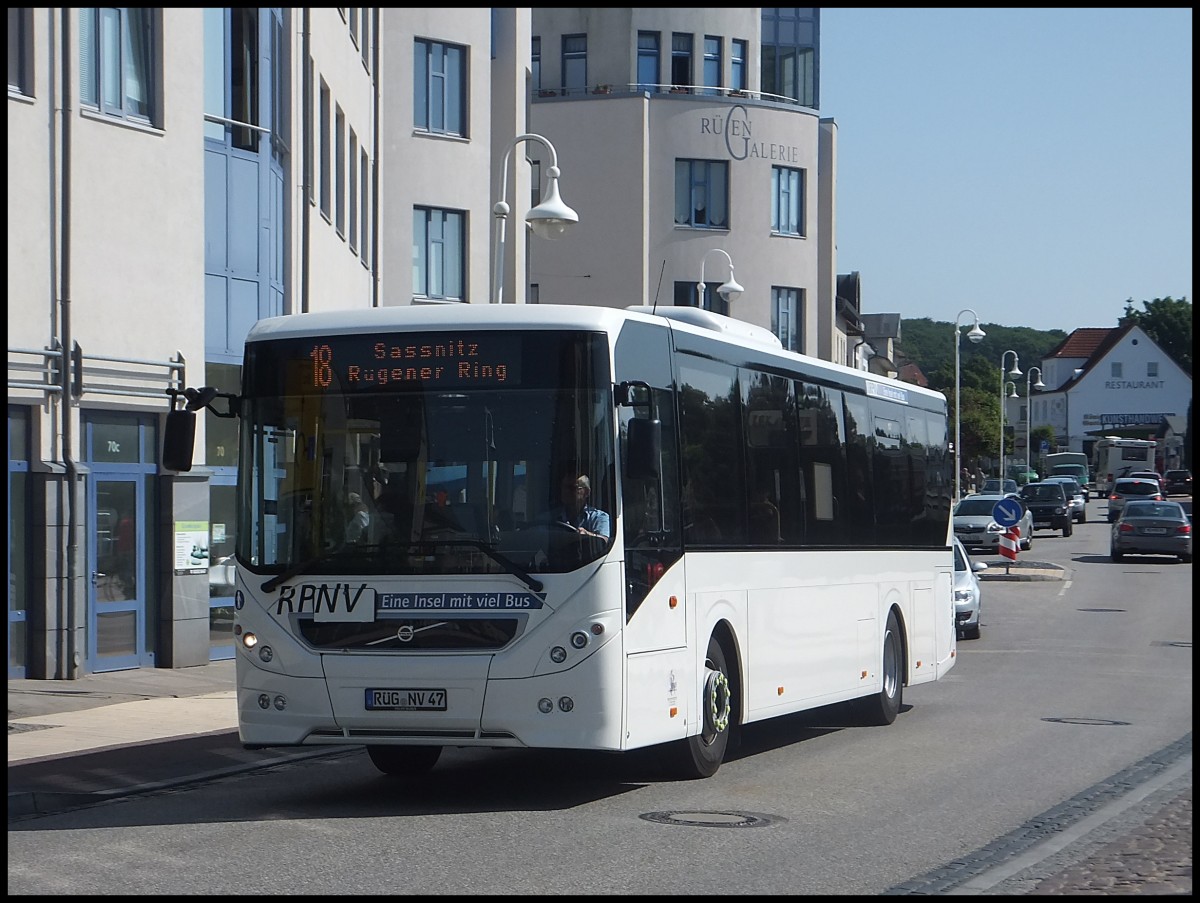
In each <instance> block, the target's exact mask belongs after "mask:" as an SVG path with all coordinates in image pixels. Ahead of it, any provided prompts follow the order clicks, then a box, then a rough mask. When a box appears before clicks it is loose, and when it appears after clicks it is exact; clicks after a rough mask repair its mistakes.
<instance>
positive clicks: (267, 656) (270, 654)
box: [258, 646, 275, 662]
mask: <svg viewBox="0 0 1200 903" xmlns="http://www.w3.org/2000/svg"><path fill="white" fill-rule="evenodd" d="M258 657H259V658H260V659H261V660H262V661H264V662H269V661H270V660H271V659H273V658H274V657H275V650H274V649H272V648H271V647H270V646H263V647H262V648H261V649H259V650H258Z"/></svg>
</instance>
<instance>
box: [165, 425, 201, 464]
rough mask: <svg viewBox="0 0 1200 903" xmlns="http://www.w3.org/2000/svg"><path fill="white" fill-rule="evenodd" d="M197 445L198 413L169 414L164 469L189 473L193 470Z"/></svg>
mask: <svg viewBox="0 0 1200 903" xmlns="http://www.w3.org/2000/svg"><path fill="white" fill-rule="evenodd" d="M195 445H196V412H195V411H184V410H175V411H168V412H167V426H166V430H165V432H164V433H163V467H165V468H167V469H168V470H178V471H182V472H187V471H189V470H191V469H192V450H193V448H194V447H195Z"/></svg>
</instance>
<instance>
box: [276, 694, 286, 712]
mask: <svg viewBox="0 0 1200 903" xmlns="http://www.w3.org/2000/svg"><path fill="white" fill-rule="evenodd" d="M275 708H276V709H278V710H279V711H281V712H282V711H283V710H284V709H286V708H287V697H286V696H276V697H275Z"/></svg>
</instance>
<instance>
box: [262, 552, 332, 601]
mask: <svg viewBox="0 0 1200 903" xmlns="http://www.w3.org/2000/svg"><path fill="white" fill-rule="evenodd" d="M332 560H333V556H331V555H318V556H317V557H315V558H310V559H308V560H307V561H301V562H300V563H299V564H294V565H292V566H291V567H290V568H288V569H287V570H286V571H284V572H283V573H282V574H276V575H275V576H274V577H272V578H271V579H270V580H267V581H266V582H265V583H263V585H262V586H261V587H259V589H261V590H262V591H263V592H264V593H269V592H271V591H272V590H274V589H275V587H277V586H279V584H281V583H286V582H287V581H289V580H291V579H292V578H293V577H299V576H300V575H301V574H307V573H308V572H309V571H311V570H312V569H313V568H315V567H316V566H317V565H319V564H328V563H329V562H330V561H332Z"/></svg>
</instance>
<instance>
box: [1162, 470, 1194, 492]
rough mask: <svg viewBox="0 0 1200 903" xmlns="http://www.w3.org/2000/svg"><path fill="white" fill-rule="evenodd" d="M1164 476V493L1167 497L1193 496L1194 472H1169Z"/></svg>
mask: <svg viewBox="0 0 1200 903" xmlns="http://www.w3.org/2000/svg"><path fill="white" fill-rule="evenodd" d="M1164 476H1165V481H1164V484H1163V491H1164V492H1165V493H1166V494H1167V495H1181V494H1182V495H1191V494H1192V472H1191V471H1190V470H1168V471H1167V472H1166V474H1165V475H1164Z"/></svg>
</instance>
